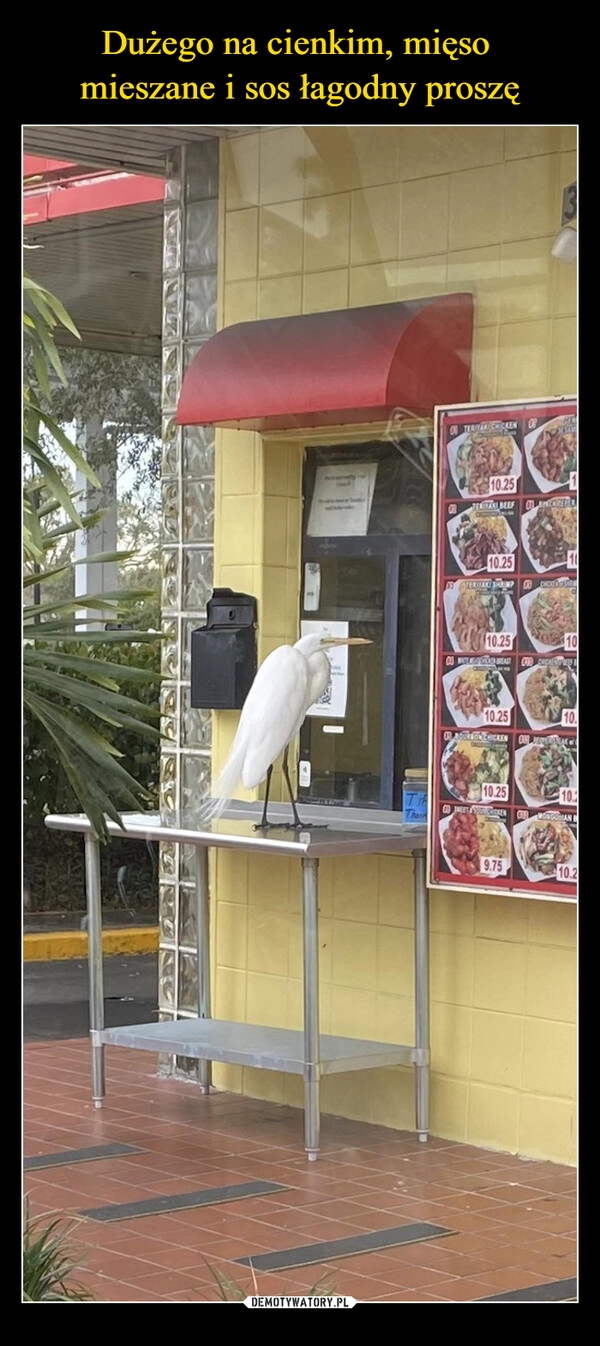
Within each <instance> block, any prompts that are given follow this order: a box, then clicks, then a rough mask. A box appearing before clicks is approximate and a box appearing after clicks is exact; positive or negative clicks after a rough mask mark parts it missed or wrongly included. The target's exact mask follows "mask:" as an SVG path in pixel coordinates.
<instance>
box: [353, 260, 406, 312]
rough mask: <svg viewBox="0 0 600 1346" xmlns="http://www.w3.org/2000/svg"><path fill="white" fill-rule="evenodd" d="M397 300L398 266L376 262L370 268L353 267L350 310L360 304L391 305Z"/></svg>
mask: <svg viewBox="0 0 600 1346" xmlns="http://www.w3.org/2000/svg"><path fill="white" fill-rule="evenodd" d="M397 298H398V266H397V264H396V263H395V262H376V263H373V264H372V265H371V266H353V267H352V269H351V271H350V298H349V303H350V307H351V308H358V307H359V306H360V305H362V304H391V303H392V302H393V300H394V299H397Z"/></svg>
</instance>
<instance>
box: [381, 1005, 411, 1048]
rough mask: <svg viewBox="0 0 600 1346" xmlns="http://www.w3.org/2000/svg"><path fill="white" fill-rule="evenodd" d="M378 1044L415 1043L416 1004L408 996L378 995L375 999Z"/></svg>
mask: <svg viewBox="0 0 600 1346" xmlns="http://www.w3.org/2000/svg"><path fill="white" fill-rule="evenodd" d="M373 1035H374V1038H375V1041H376V1042H396V1043H409V1042H414V1035H415V1002H414V1000H413V998H412V996H408V995H379V994H378V995H377V996H376V999H375V1024H374V1027H373Z"/></svg>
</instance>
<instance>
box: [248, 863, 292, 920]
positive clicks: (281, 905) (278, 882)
mask: <svg viewBox="0 0 600 1346" xmlns="http://www.w3.org/2000/svg"><path fill="white" fill-rule="evenodd" d="M290 865H291V861H290V860H288V858H287V856H283V855H282V856H279V855H255V856H253V857H252V864H251V865H250V866H249V870H248V902H249V904H250V906H251V907H260V908H261V909H262V910H263V911H278V912H284V911H288V910H289V905H290V877H291V874H290ZM295 867H296V868H297V866H295Z"/></svg>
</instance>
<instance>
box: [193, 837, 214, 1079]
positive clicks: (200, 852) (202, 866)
mask: <svg viewBox="0 0 600 1346" xmlns="http://www.w3.org/2000/svg"><path fill="white" fill-rule="evenodd" d="M196 939H197V948H198V1018H199V1019H210V1018H212V1015H211V1012H210V905H209V891H208V850H207V848H206V846H196ZM198 1079H199V1081H200V1090H201V1092H202V1093H203V1094H208V1093H210V1086H211V1082H212V1062H211V1061H199V1062H198Z"/></svg>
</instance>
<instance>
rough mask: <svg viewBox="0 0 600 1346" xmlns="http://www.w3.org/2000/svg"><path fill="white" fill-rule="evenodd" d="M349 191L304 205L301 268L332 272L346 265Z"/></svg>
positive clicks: (314, 199) (313, 200) (315, 199)
mask: <svg viewBox="0 0 600 1346" xmlns="http://www.w3.org/2000/svg"><path fill="white" fill-rule="evenodd" d="M349 251H350V194H349V193H348V192H342V193H339V194H338V195H336V196H318V197H314V198H312V199H311V200H308V201H306V202H305V206H304V268H305V270H306V271H332V270H333V269H334V268H335V267H344V266H347V265H348V260H349Z"/></svg>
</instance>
